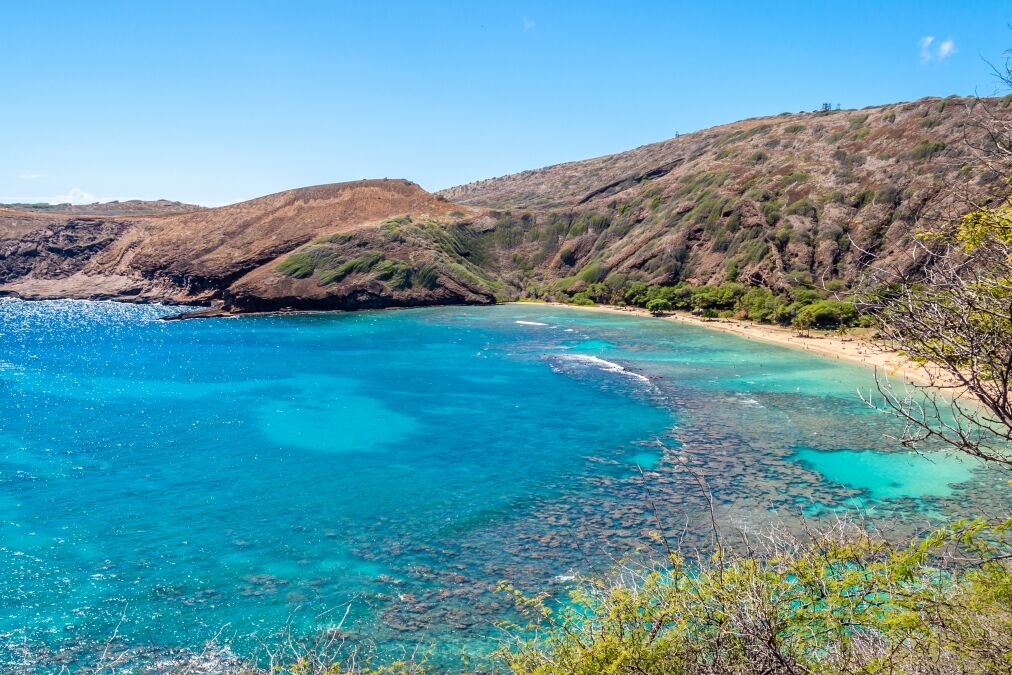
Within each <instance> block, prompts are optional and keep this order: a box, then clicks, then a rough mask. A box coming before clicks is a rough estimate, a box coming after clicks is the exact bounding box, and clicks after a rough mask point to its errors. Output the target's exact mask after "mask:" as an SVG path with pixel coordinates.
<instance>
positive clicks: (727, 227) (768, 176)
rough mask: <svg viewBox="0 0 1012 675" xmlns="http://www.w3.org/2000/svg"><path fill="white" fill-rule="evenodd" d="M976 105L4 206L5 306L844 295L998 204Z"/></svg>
mask: <svg viewBox="0 0 1012 675" xmlns="http://www.w3.org/2000/svg"><path fill="white" fill-rule="evenodd" d="M972 105H977V106H986V107H987V108H988V110H989V111H990V112H991V113H992V114H995V115H1003V116H1004V115H1008V114H1009V113H1010V108H1009V99H1007V98H1006V99H985V100H983V101H978V100H975V99H960V98H952V97H950V98H946V99H938V98H933V99H923V100H920V101H916V102H913V103H898V104H894V105H887V106H879V107H873V108H867V109H864V110H858V111H832V112H824V113H802V114H784V115H779V116H776V117H770V118H763V119H752V120H746V121H743V122H738V123H734V124H728V125H724V126H721V127H715V128H713V129H706V130H703V131H699V132H696V133H692V134H686V135H684V136H681V137H678V138H675V139H671V140H668V141H664V142H662V143H656V144H653V145H647V146H643V147H641V148H637V149H635V150H631V151H629V152H624V153H619V154H617V155H610V156H607V157H600V158H597V159H591V160H585V161H581V162H571V163H567V164H560V165H557V166H552V167H547V168H544V169H537V170H533V171H525V172H523V173H520V174H516V175H513V176H506V177H503V178H496V179H490V180H486V181H479V182H477V183H471V184H469V185H464V186H460V187H456V188H451V189H449V190H445V191H443V192H442V193H440V194H439V195H431V194H428V193H426V192H425V191H423V190H422V189H421V188H419V187H418V186H417V185H415V184H413V183H410V182H408V181H403V180H372V181H358V182H352V183H344V184H339V185H323V186H318V187H312V188H304V189H300V190H291V191H288V192H281V193H278V194H275V195H269V196H267V197H262V198H260V199H254V200H251V201H248V202H242V203H240V204H234V205H231V206H227V207H222V208H216V209H187V210H184V211H182V212H178V213H172V212H170V213H154V212H151V211H150V210H149V211H147V212H145V211H144V209H142V208H141V207H137V208H135V209H133V210H131V209H129V208H125V209H121V210H120V211H114V210H108V211H107V212H98V211H95V210H92V211H90V212H80V211H78V212H57V211H55V210H51V209H45V210H38V209H24V208H19V209H11V208H0V293H6V294H16V295H20V296H23V297H27V298H48V297H79V298H117V299H130V300H145V301H147V300H157V301H163V302H178V303H197V304H204V305H210V306H215V307H219V308H222V309H225V310H227V311H252V310H272V309H282V308H299V309H310V308H316V309H354V308H361V307H384V306H408V305H423V304H444V303H474V302H494V301H495V300H496V299H503V298H514V297H517V296H520V295H524V294H528V295H539V296H542V297H559V298H562V297H569V296H571V295H573V294H575V293H577V292H580V291H582V290H587V289H588V288H590V289H594V288H601V287H605V288H611V289H618V288H622V287H623V286H624V285H627V284H629V283H630V282H632V281H643V282H647V283H661V284H672V283H676V282H678V281H690V282H694V283H721V282H723V281H725V280H737V281H742V282H746V283H752V284H760V285H765V286H767V287H769V288H772V289H774V290H777V291H789V290H790V289H791V288H795V287H797V286H799V285H802V286H803V285H811V284H820V283H822V284H824V283H827V282H829V281H833V283H834V284H835V285H836V287H839V288H845V287H846V286H847V285H848V284H850V283H851V282H853V281H854V280H855V279H856V278H857V277H858V276H859V274H860V272H861V270H862V268H863V267H864V266H865V265H867V264H868V262H869V261H870V260H872V259H874V258H878V259H886V260H892V261H902V260H903V259H904V253H905V252H906V251H907V250H908V249H909V248H910V247H911V245H912V238H913V235H914V233H915V232H916V231H918V230H919V229H922V228H926V227H930V226H932V225H933V224H935V223H937V222H939V220H943V219H951V218H954V217H958V215H960V214H961V213H962V212H964V211H965V210H966V208H967V205H966V204H967V201H966V200H967V199H968V198H976V199H985V198H988V197H989V196H990V195H992V194H997V193H999V192H1000V191H1002V190H1003V189H1004V186H1003V185H1002V183H1001V181H999V180H998V176H996V175H995V174H993V173H992V172H989V171H988V170H986V169H985V168H983V167H981V166H979V165H978V164H977V163H976V161H975V160H974V158H973V157H972V156H971V153H970V152H968V150H967V145H966V140H967V138H968V137H970V138H971V140H972V137H973V135H974V134H977V133H978V132H976V131H975V130H974V127H973V126H972V124H970V121H971V120H972V117H971V115H970V114H969V113H968V108H969V107H970V106H972ZM978 109H979V108H978ZM954 188H958V189H954ZM147 208H149V209H150V208H156V207H147ZM166 208H167V209H168V208H169V207H166ZM169 210H171V209H169Z"/></svg>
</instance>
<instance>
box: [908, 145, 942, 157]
mask: <svg viewBox="0 0 1012 675" xmlns="http://www.w3.org/2000/svg"><path fill="white" fill-rule="evenodd" d="M942 150H945V143H942V142H941V141H921V142H920V143H918V144H917V145H915V146H914V149H913V150H911V151H910V158H911V159H915V160H928V159H931V158H932V157H934V156H935V155H937V154H938V153H940V152H941V151H942Z"/></svg>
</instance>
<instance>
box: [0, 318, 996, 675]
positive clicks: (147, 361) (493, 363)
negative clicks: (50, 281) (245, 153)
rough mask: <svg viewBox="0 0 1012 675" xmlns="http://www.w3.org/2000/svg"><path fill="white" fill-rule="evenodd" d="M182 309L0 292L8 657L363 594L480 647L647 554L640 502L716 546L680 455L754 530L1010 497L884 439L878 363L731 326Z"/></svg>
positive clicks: (923, 522) (295, 611) (0, 565)
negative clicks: (521, 598) (510, 587)
mask: <svg viewBox="0 0 1012 675" xmlns="http://www.w3.org/2000/svg"><path fill="white" fill-rule="evenodd" d="M174 311H175V310H172V309H170V308H164V307H157V306H134V305H122V304H115V303H85V302H70V301H65V302H47V303H25V302H19V301H13V300H6V301H0V401H2V408H0V570H2V575H0V598H2V600H0V636H2V641H3V642H2V644H0V665H2V664H4V663H8V664H9V663H12V662H13V661H14V660H22V661H26V662H30V663H35V664H37V665H38V666H39V667H40V668H49V667H53V668H55V665H54V664H55V663H56V662H59V661H68V660H70V661H72V660H74V659H77V660H81V661H87V660H88V659H89V658H91V657H92V656H93V655H94V654H95V653H96V652H97V651H99V650H101V649H103V648H104V647H103V646H104V645H105V644H106V643H107V642H108V641H109V638H110V636H112V635H113V634H114V632H115V635H116V640H115V644H116V646H117V648H121V649H127V648H131V647H157V648H162V647H184V648H193V649H199V648H200V646H201V645H202V644H203V643H204V642H205V641H206V640H208V639H210V638H212V637H214V636H215V635H218V636H219V639H220V640H224V641H228V642H231V643H232V644H233V648H234V649H235V650H236V651H237V652H239V653H240V654H244V653H253V652H254V651H255V650H256V647H257V640H258V639H264V640H268V641H270V640H271V639H272V636H276V635H277V633H278V631H279V630H282V629H284V628H285V626H286V625H289V626H291V630H292V631H293V632H294V633H296V634H298V635H312V634H316V633H318V632H319V631H322V630H325V629H327V628H332V627H334V626H335V625H337V624H338V623H339V622H340V621H341V619H342V617H344V616H345V612H346V611H347V618H346V619H345V620H344V622H343V624H341V627H342V630H343V631H344V633H346V634H347V636H348V638H349V639H350V640H352V641H353V642H356V643H357V644H361V645H365V646H366V647H368V646H370V645H374V646H375V647H376V648H377V649H378V651H379V653H380V654H381V655H388V654H393V653H399V651H400V650H409V649H412V648H413V647H414V646H415V645H417V644H426V645H435V647H434V657H433V658H435V659H437V660H438V659H440V658H444V657H445V655H446V654H458V653H459V652H460V651H461V649H467V650H470V651H472V652H474V653H480V652H482V650H484V649H486V648H487V646H488V645H489V644H491V642H490V639H489V636H491V635H494V634H495V630H494V629H493V628H491V625H492V622H494V621H496V620H497V619H501V618H503V617H504V616H508V615H509V611H508V606H507V603H506V601H505V598H504V597H502V596H501V595H499V594H497V593H495V592H494V588H495V586H496V583H497V582H499V581H500V580H509V581H512V582H515V583H517V584H518V585H520V586H522V587H524V588H527V589H531V590H536V589H541V588H550V589H557V588H564V586H565V581H566V579H568V577H569V575H571V574H573V573H580V572H592V571H594V570H599V569H606V568H607V566H608V565H609V564H610V561H611V560H613V559H614V558H616V557H621V556H623V555H626V554H628V553H629V552H630V551H632V550H633V549H635V548H637V547H644V546H646V547H649V545H650V541H651V540H650V538H649V537H647V536H646V535H645V532H646V531H647V530H649V529H651V528H652V527H653V525H652V523H653V522H654V514H653V513H652V512H651V509H650V508H648V506H647V505H648V502H651V501H652V502H653V503H654V504H655V505H656V508H657V510H658V514H657V515H658V516H659V517H660V518H661V520H662V521H663V522H664V523H665V525H666V526H669V527H670V528H671V529H672V531H674V532H682V531H683V529H684V530H686V531H687V532H688V536H689V537H690V539H691V537H693V536H697V535H698V536H699V537H700V538H702V537H703V536H704V535H705V533H706V531H707V530H708V526H707V525H706V524H705V523H706V522H707V521H706V512H705V508H704V503H705V501H704V499H703V497H702V495H701V493H700V490H699V488H698V486H697V485H696V483H695V480H694V479H693V478H692V477H691V476H689V475H687V474H686V472H685V471H681V470H680V468H679V467H680V466H690V467H693V468H695V469H696V470H698V471H699V472H701V473H702V474H704V475H706V477H707V481H708V483H709V485H710V487H711V489H712V490H713V492H714V494H715V496H716V498H717V505H718V506H717V508H718V516H719V517H720V519H721V520H722V522H724V523H726V524H727V525H728V526H735V527H742V526H744V527H764V526H765V525H767V524H768V523H770V522H771V521H774V520H776V521H781V522H788V523H789V522H792V521H794V520H796V519H797V517H798V514H800V513H805V514H806V515H807V516H808V517H812V518H817V517H819V516H820V515H822V516H826V515H828V514H832V515H835V514H839V513H840V512H855V511H861V512H862V513H863V514H865V515H868V514H871V515H872V516H877V515H879V514H883V517H885V514H888V515H889V517H891V518H893V517H895V518H898V519H899V520H898V522H902V523H904V524H905V526H906V527H907V528H908V529H909V530H910V531H914V530H916V529H920V528H923V527H926V526H930V524H931V523H933V522H938V521H939V520H942V519H945V518H948V517H952V516H954V515H965V514H967V513H974V512H976V510H979V509H980V508H981V505H991V506H993V505H995V504H996V503H998V504H1002V503H1004V504H1006V505H1007V504H1008V493H1007V492H1003V491H1002V490H1003V488H1002V486H1001V485H1000V484H995V482H994V481H991V482H989V481H988V480H987V479H986V478H984V477H983V476H982V475H981V472H980V471H979V470H978V469H977V468H976V467H974V466H972V465H969V464H965V463H962V462H960V461H959V460H956V459H953V458H951V457H948V456H944V455H933V456H931V457H927V458H925V457H922V456H918V455H911V454H909V453H906V452H891V453H888V454H887V453H885V452H883V451H887V450H894V447H893V445H894V444H893V443H892V442H891V441H889V440H888V438H887V437H886V434H887V433H888V432H889V431H890V430H893V431H895V428H894V427H893V425H892V424H891V422H890V420H889V419H888V418H887V416H885V415H882V414H880V413H877V412H875V411H873V410H871V409H869V408H868V407H866V406H864V405H863V404H862V403H861V401H860V400H859V398H858V397H857V394H856V391H857V390H858V389H859V388H863V389H865V390H867V389H868V388H869V387H871V386H873V384H874V382H873V378H872V375H871V372H870V371H868V370H865V369H862V368H858V367H856V366H850V365H845V364H841V363H837V362H834V361H831V360H827V359H822V358H819V357H815V356H812V355H810V354H807V353H805V352H799V351H793V350H789V349H784V348H779V347H775V346H770V345H765V344H762V343H757V342H752V341H747V340H744V339H742V338H738V337H735V336H731V335H726V334H723V333H719V332H715V331H708V330H705V329H698V328H694V327H689V326H682V325H677V324H673V323H671V322H664V321H658V320H650V319H643V318H637V317H632V316H629V317H627V316H621V315H610V314H600V313H593V314H592V313H588V312H579V311H575V310H567V309H556V308H551V307H545V306H521V305H511V306H500V307H483V308H440V309H424V310H410V311H395V312H368V313H359V314H340V315H337V314H333V315H323V314H318V315H295V316H274V317H244V318H237V319H212V320H200V321H185V322H164V321H159V320H158V319H159V318H160V317H162V316H164V315H167V314H170V313H173V312H174ZM638 467H639V468H638ZM640 468H642V470H643V473H642V474H641V472H640ZM999 483H1000V482H999ZM1005 487H1006V488H1007V485H1006V486H1005ZM648 497H649V499H648ZM996 500H997V502H996ZM894 527H901V526H899V525H894ZM117 625H118V628H117Z"/></svg>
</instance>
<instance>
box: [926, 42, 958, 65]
mask: <svg viewBox="0 0 1012 675" xmlns="http://www.w3.org/2000/svg"><path fill="white" fill-rule="evenodd" d="M917 44H918V45H920V47H921V63H931V62H932V61H941V60H943V59H945V58H947V57H949V56H950V55H952V54H955V53H956V43H955V42H953V40H952V38H948V39H946V40H943V41H942V42H940V43H939V44H938V46H937V47H935V48H934V49H932V47H933V46H934V44H935V36H934V35H925V36H924V37H922V38H921V39H920V40H918V41H917Z"/></svg>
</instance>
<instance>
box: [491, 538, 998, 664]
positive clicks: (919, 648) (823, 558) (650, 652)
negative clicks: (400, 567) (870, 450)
mask: <svg viewBox="0 0 1012 675" xmlns="http://www.w3.org/2000/svg"><path fill="white" fill-rule="evenodd" d="M1010 528H1012V521H1005V522H998V523H993V524H989V523H987V522H985V521H982V520H978V521H972V522H970V521H961V522H958V523H955V524H954V525H952V526H951V527H948V528H945V529H942V530H939V531H936V532H934V533H932V534H930V535H928V536H926V537H924V538H922V539H915V540H913V541H911V542H909V543H908V544H906V545H892V544H889V543H888V542H886V541H885V540H883V539H881V538H878V537H875V536H873V535H869V534H867V533H865V532H864V531H855V530H849V529H848V528H846V527H842V526H841V527H840V528H837V529H836V530H834V531H831V532H828V533H821V534H814V535H811V537H810V538H809V539H806V540H803V541H799V540H797V539H795V538H792V537H790V536H789V535H787V534H785V533H782V532H781V533H772V534H771V535H770V536H769V537H761V538H755V539H753V540H752V541H751V543H750V544H749V546H748V549H747V551H746V552H745V553H736V552H733V551H730V550H728V549H727V548H724V547H723V546H722V545H721V543H720V540H719V538H718V539H717V545H716V547H715V548H716V550H715V552H714V553H713V554H712V555H711V556H708V557H707V556H701V557H698V558H695V559H692V560H687V559H685V558H683V557H682V556H681V555H680V554H678V553H676V552H673V551H672V552H669V554H668V560H667V561H666V563H665V564H664V565H659V566H657V567H656V568H654V569H646V570H642V571H636V570H630V569H628V568H627V569H626V570H625V571H624V572H623V573H622V574H621V575H620V576H619V578H617V579H614V580H605V581H586V582H584V583H583V584H582V585H580V587H578V588H577V589H576V590H575V591H573V592H572V593H571V595H570V597H569V601H568V602H566V603H564V604H560V603H551V602H550V600H549V596H547V595H545V594H542V595H539V596H536V597H533V598H527V597H524V596H523V595H522V594H520V593H519V592H517V591H516V590H515V589H508V590H509V591H510V592H512V593H513V595H514V597H515V600H516V602H517V603H518V606H519V607H520V608H521V610H523V612H524V613H525V614H526V616H527V617H528V618H529V620H530V623H529V625H526V626H512V627H509V630H511V631H512V635H513V640H512V641H511V643H509V644H508V645H507V646H506V647H504V648H502V649H501V650H500V651H499V656H500V658H501V659H502V660H503V661H504V662H505V663H506V664H507V665H508V667H509V669H510V670H511V671H512V672H515V673H531V674H534V673H537V674H543V675H549V674H554V673H574V674H586V675H596V674H597V673H651V674H666V673H671V674H682V673H713V674H716V673H740V674H742V675H744V674H746V673H912V672H924V673H928V672H930V673H949V672H951V673H982V674H983V673H999V672H1001V673H1004V672H1009V671H1010V669H1012V574H1010V573H1009V572H1010V570H1009V563H1008V558H1009V557H1010V555H1012V538H1010V536H1009V533H1010ZM715 537H716V533H715ZM761 542H766V543H764V544H763V543H761ZM754 546H760V547H761V548H762V550H758V551H757V550H755V549H754V548H753V547H754Z"/></svg>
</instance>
